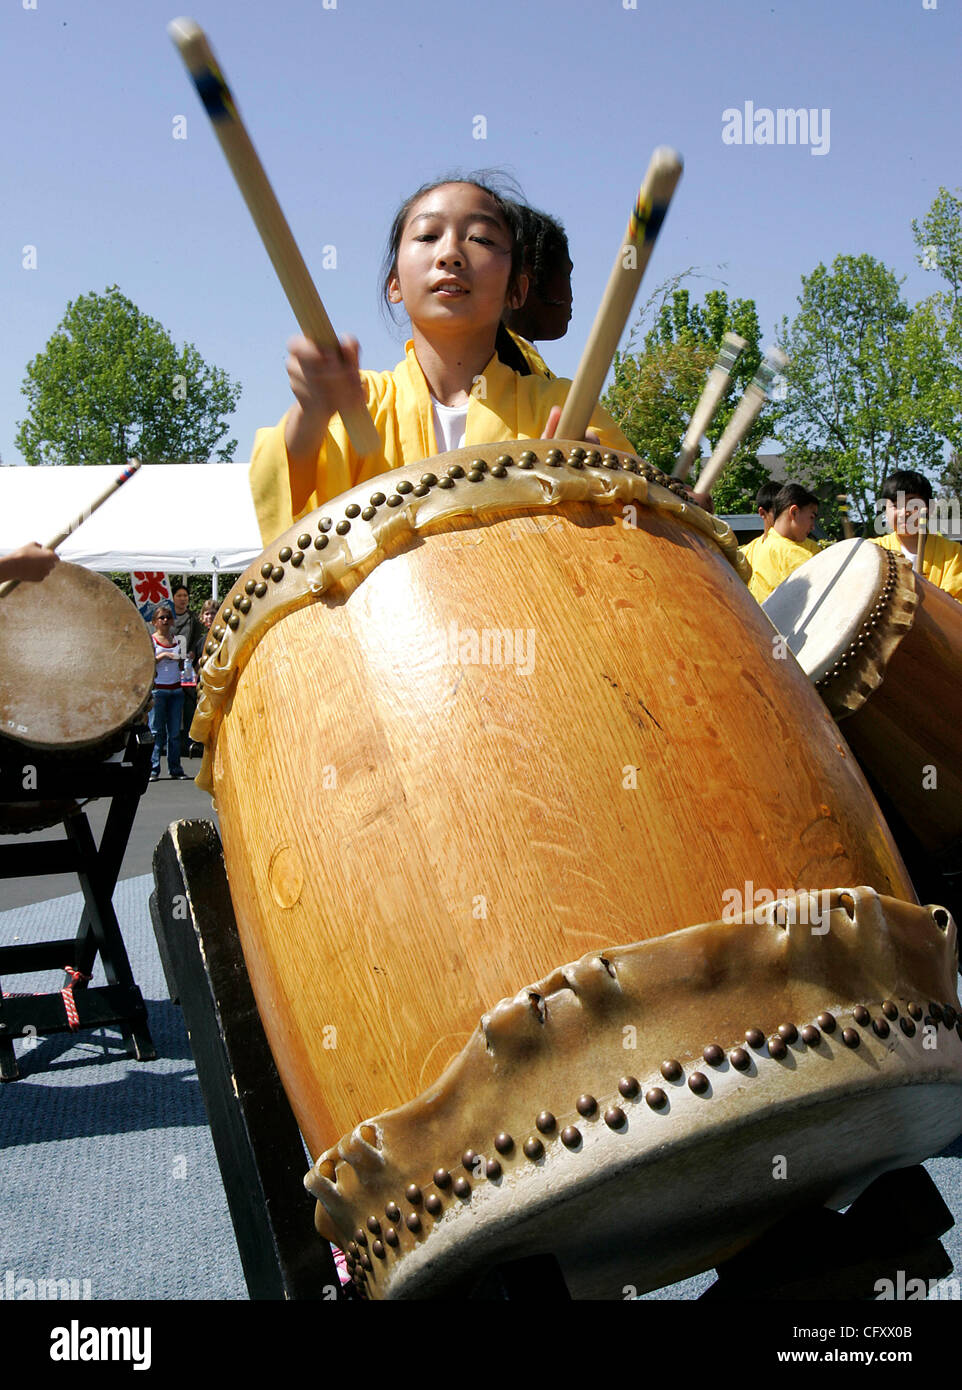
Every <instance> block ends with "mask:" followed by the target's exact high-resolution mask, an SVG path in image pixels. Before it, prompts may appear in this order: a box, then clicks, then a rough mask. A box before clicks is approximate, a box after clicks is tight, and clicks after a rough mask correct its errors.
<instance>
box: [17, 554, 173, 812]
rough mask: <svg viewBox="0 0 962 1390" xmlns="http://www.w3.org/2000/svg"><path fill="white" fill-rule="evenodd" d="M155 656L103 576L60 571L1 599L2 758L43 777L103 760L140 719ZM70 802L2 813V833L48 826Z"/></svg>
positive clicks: (141, 626)
mask: <svg viewBox="0 0 962 1390" xmlns="http://www.w3.org/2000/svg"><path fill="white" fill-rule="evenodd" d="M153 684H154V655H153V647H152V644H151V641H150V635H149V633H148V631H147V628H146V625H145V623H144V620H143V618H142V617H141V616H140V614H139V613H138V612H137V609H136V608H135V607H134V605H133V604H132V603H131V602H130V600H129V599H128V598H127V597H126V596H125V595H124V594H123V593H121V591H120V590H119V589H118V588H117V586H116V584H114V583H112V582H111V581H110V580H109V579H107V578H106V577H105V576H104V575H101V574H96V573H95V572H93V571H92V570H87V569H83V568H82V567H81V566H80V565H68V564H64V563H60V564H59V565H57V566H56V567H55V568H54V569H53V570H52V571H51V573H50V574H49V575H48V576H47V578H46V579H44V580H43V581H42V582H41V583H39V584H26V583H21V584H18V585H17V587H16V588H15V589H13V590H12V591H11V592H10V593H8V594H7V595H6V596H5V597H4V598H3V599H0V757H3V758H4V759H5V763H6V765H7V766H9V764H10V762H11V760H14V761H18V762H19V763H20V764H23V765H24V766H27V765H30V766H31V767H34V768H36V786H37V789H38V790H41V789H42V784H43V776H44V769H45V768H49V767H51V766H53V765H56V766H60V765H62V763H63V760H64V759H67V758H69V759H74V760H89V761H91V762H96V761H101V760H103V759H104V758H106V757H108V756H109V755H110V754H111V753H112V752H114V751H115V750H116V749H117V748H119V747H120V746H121V745H122V743H123V741H124V736H125V732H126V730H127V729H128V728H129V727H130V725H131V724H133V723H135V722H136V720H137V719H138V718H139V717H140V716H142V715H143V713H144V711H145V709H146V708H147V705H148V704H149V702H150V697H151V691H152V690H153ZM76 804H77V803H75V802H59V801H58V802H52V801H44V802H38V801H32V802H16V803H7V804H6V805H4V806H2V807H0V831H3V832H6V833H19V832H21V831H27V830H34V829H39V828H41V827H42V826H44V825H51V824H53V823H54V822H55V821H58V820H60V819H61V817H62V816H63V815H65V814H66V813H67V811H69V809H71V807H73V806H74V805H76Z"/></svg>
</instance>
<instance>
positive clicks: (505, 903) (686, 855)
mask: <svg viewBox="0 0 962 1390" xmlns="http://www.w3.org/2000/svg"><path fill="white" fill-rule="evenodd" d="M545 450H546V446H541V454H540V456H539V457H540V459H543V458H544V455H545ZM500 452H501V448H493V449H492V448H488V449H486V450H485V449H482V450H479V451H475V453H476V454H480V455H482V456H483V457H484V458H485V459H486V460H487V461H488V463H487V464H486V467H493V466H495V465H494V461H495V459H496V458H497V456H498V454H499V453H500ZM472 457H474V455H473V454H472V453H470V452H468V451H461V453H460V454H453V455H449V456H445V457H444V458H442V459H441V460H438V461H436V464H435V467H436V469H441V471H442V473H443V471H444V468H446V467H448V466H454V467H455V468H457V469H459V471H460V468H461V466H462V465H463V467H465V468H467V467H468V466H469V465H470V462H471V459H472ZM424 467H425V466H424V465H420V466H419V467H417V468H415V469H405V470H399V471H398V474H397V475H396V476H395V475H394V474H391V475H389V476H385V478H383V479H378V480H375V481H373V482H371V483H369V484H365V485H364V486H363V488H360V489H356V490H355V492H354V493H349V494H345V495H344V497H342V498H339V499H337V501H336V502H335V503H332V504H331V505H330V506H329V507H328V508H326V509H325V510H324V512H323V513H318V514H316V515H315V516H312V517H310V518H308V519H307V520H305V521H304V522H303V523H300V524H299V525H298V526H296V527H295V528H294V529H293V530H292V531H291V532H290V533H288V534H287V535H285V536H283V537H281V538H279V540H278V542H277V543H276V545H275V546H273V547H272V548H271V551H270V552H269V554H268V555H267V556H266V557H265V558H264V559H263V560H262V561H260V562H258V563H257V564H256V565H255V566H253V567H252V568H251V570H250V571H249V573H248V575H245V576H244V577H243V579H242V580H241V581H240V583H239V585H238V586H237V588H236V590H235V592H234V594H233V595H232V596H229V599H228V601H227V604H226V606H225V608H224V610H223V612H224V614H229V615H230V620H231V622H234V623H236V625H237V626H236V627H235V628H234V629H233V630H232V629H231V628H230V627H229V626H228V625H227V622H226V620H225V619H224V617H223V615H222V616H221V619H220V620H219V630H220V632H221V634H222V637H223V644H222V648H221V650H220V651H218V652H215V653H214V654H213V655H211V656H210V657H209V659H208V663H207V665H206V667H205V673H204V681H203V690H202V694H201V709H202V710H204V709H207V710H208V712H209V711H210V709H211V694H212V692H213V693H214V695H215V704H216V723H217V727H216V733H217V738H216V747H215V748H213V749H212V748H211V746H210V745H211V744H212V742H213V740H212V738H211V734H212V733H213V732H215V730H214V728H213V727H212V723H211V718H210V715H209V713H208V716H207V717H206V719H205V718H201V720H200V721H199V722H198V721H195V736H197V735H198V734H200V735H203V736H205V738H206V741H207V743H208V750H207V752H208V762H207V766H209V767H210V768H211V776H212V785H213V791H214V795H215V798H216V802H217V807H218V812H219V815H220V822H221V826H222V833H223V840H224V849H225V856H226V860H227V865H228V873H229V876H230V882H231V891H232V894H233V898H234V904H235V909H236V912H237V917H238V923H239V927H240V931H241V935H242V940H243V944H244V950H245V954H246V956H247V960H248V965H249V969H250V974H251V978H252V982H253V985H254V990H255V994H256V995H257V998H258V1001H259V1003H260V1007H261V1011H262V1014H263V1016H264V1020H265V1025H266V1027H267V1031H268V1036H269V1037H270V1039H271V1042H272V1045H273V1046H274V1050H275V1055H276V1056H277V1059H278V1064H279V1067H280V1070H281V1074H282V1077H283V1080H284V1083H285V1086H286V1088H287V1090H288V1094H289V1095H290V1097H291V1100H292V1104H293V1106H294V1110H295V1113H296V1115H297V1117H298V1120H299V1122H300V1124H301V1127H302V1130H303V1132H304V1134H305V1137H306V1139H307V1143H308V1146H309V1148H310V1149H311V1152H312V1153H313V1154H314V1155H315V1156H316V1155H317V1154H318V1153H320V1152H321V1151H323V1149H324V1148H326V1147H327V1146H329V1145H330V1144H331V1143H333V1142H334V1141H335V1140H336V1139H337V1138H338V1136H339V1135H341V1134H342V1133H344V1132H345V1131H346V1130H348V1129H350V1128H351V1127H353V1126H354V1125H355V1124H357V1123H358V1122H359V1121H360V1120H362V1119H364V1118H365V1117H366V1116H368V1115H371V1114H375V1113H377V1112H378V1111H380V1110H383V1109H385V1108H388V1107H391V1106H396V1105H398V1104H401V1103H402V1102H404V1101H405V1100H407V1099H409V1098H410V1097H411V1096H413V1095H416V1094H418V1093H419V1092H421V1091H423V1090H424V1089H425V1088H426V1087H428V1086H430V1085H431V1084H432V1083H433V1082H434V1081H435V1080H436V1079H437V1078H438V1076H440V1074H441V1073H442V1071H443V1070H444V1068H445V1067H446V1066H447V1064H448V1063H449V1062H450V1061H451V1060H452V1058H453V1057H455V1056H456V1055H457V1054H458V1052H459V1051H460V1050H461V1049H462V1047H463V1046H464V1045H465V1043H466V1042H467V1040H468V1038H469V1036H470V1034H471V1032H472V1030H473V1028H474V1026H475V1025H476V1023H477V1019H478V1017H479V1016H480V1015H481V1014H482V1013H483V1012H484V1010H485V1009H486V1008H489V1007H490V1006H491V1005H492V1004H493V1003H494V1002H495V1001H496V1000H498V999H499V998H501V997H502V996H504V995H505V994H512V993H514V992H515V991H516V990H517V989H518V988H519V987H520V985H521V984H522V983H523V982H524V981H525V980H532V979H537V978H539V977H540V976H542V975H544V974H545V973H546V972H547V971H549V970H551V969H553V968H555V967H556V966H557V965H558V964H559V962H562V961H565V960H571V959H574V958H576V957H578V956H579V955H581V954H583V953H584V952H586V951H589V950H592V949H598V950H601V949H603V948H605V947H607V946H611V945H613V944H618V943H628V942H634V941H639V940H644V939H646V938H652V937H657V936H660V935H663V934H665V933H667V932H672V931H675V930H677V929H678V928H680V927H685V926H689V925H691V924H693V923H697V922H704V921H712V920H714V919H717V918H718V917H719V916H721V914H722V912H723V911H724V909H725V905H726V903H728V902H730V901H731V894H732V892H733V890H738V891H739V892H741V890H742V888H743V885H745V884H746V883H747V882H752V883H754V884H756V885H759V886H761V885H767V886H768V887H769V888H770V890H771V892H772V893H773V894H774V893H776V892H778V891H781V890H794V889H796V888H805V889H809V888H812V889H814V888H827V887H833V886H835V885H837V884H839V883H867V884H871V885H872V886H874V887H876V888H877V889H878V890H879V891H882V892H885V893H889V894H891V895H892V896H895V897H906V898H911V897H912V891H911V887H910V885H909V882H908V879H907V877H906V875H905V873H904V870H903V868H902V865H901V862H900V860H899V858H898V855H897V852H896V851H895V849H894V845H893V843H892V841H891V838H890V836H889V835H888V833H887V831H886V828H885V826H884V823H883V822H882V820H881V818H880V816H879V814H878V812H877V810H876V808H875V805H874V802H873V801H872V798H871V796H870V795H869V794H868V792H867V789H866V786H865V783H864V780H863V778H862V776H861V774H860V773H859V771H858V769H857V767H856V766H855V765H854V762H853V759H852V758H851V756H850V755H849V753H848V750H847V749H846V748H845V746H844V744H843V743H842V741H841V740H840V739H839V737H838V734H837V730H836V728H835V725H834V722H833V721H832V720H831V719H830V718H829V716H828V715H827V713H826V711H825V709H824V707H823V706H822V704H821V702H820V701H819V700H818V698H817V697H816V696H815V694H814V691H813V690H812V689H811V686H810V685H809V683H808V682H807V681H806V680H805V679H804V678H803V677H802V675H801V672H800V671H798V670H797V668H794V669H793V670H789V671H787V672H786V668H785V663H784V662H781V663H779V662H778V661H777V660H775V659H774V658H773V652H772V642H771V630H770V627H769V625H768V623H767V622H766V621H765V619H764V617H763V616H762V615H761V613H760V612H759V611H758V609H757V607H756V606H755V605H754V604H753V601H752V600H751V598H750V596H749V594H748V592H747V590H746V588H745V586H744V583H743V582H742V580H741V579H740V578H739V576H738V574H737V573H736V571H735V569H734V568H733V565H732V564H731V563H729V561H728V560H727V559H726V558H725V555H724V554H723V552H722V547H721V545H720V544H719V542H718V541H717V540H716V539H715V534H716V533H717V534H718V535H721V534H722V533H726V532H727V535H728V536H729V537H730V534H731V533H730V532H728V531H727V528H726V527H724V525H723V524H722V523H717V522H715V521H714V519H713V518H708V517H707V516H706V515H705V514H704V513H702V512H700V511H699V510H698V509H697V508H692V507H691V506H684V505H683V504H682V503H681V502H679V501H678V500H677V499H676V498H675V497H674V496H673V495H671V494H669V493H667V492H664V491H663V490H662V489H658V488H652V489H651V490H650V492H651V496H650V498H649V502H651V501H652V500H654V502H655V505H645V504H643V503H638V504H637V505H636V506H635V512H636V519H637V523H638V524H637V525H634V526H632V525H626V524H625V517H624V516H623V509H624V506H625V499H626V498H628V496H629V494H630V495H632V496H635V497H638V496H642V495H643V494H644V492H645V490H646V488H647V487H648V485H647V484H646V483H645V481H644V480H643V479H642V478H641V477H640V476H638V475H633V474H631V473H628V472H626V471H620V472H614V471H612V472H610V473H609V474H608V475H605V474H604V472H603V470H601V469H598V470H586V469H583V468H582V469H580V470H575V469H573V468H570V467H568V466H567V465H565V466H563V467H560V468H555V469H552V468H551V467H549V466H545V465H543V464H542V463H541V462H540V461H539V462H538V464H537V465H536V466H535V468H534V469H533V470H532V471H529V472H528V473H527V474H526V475H525V474H522V473H521V472H520V471H519V470H518V467H517V465H515V467H514V475H513V476H512V474H511V473H509V474H508V476H507V477H506V478H504V479H500V478H497V477H495V476H493V475H492V473H491V472H488V473H487V474H486V475H485V476H484V477H483V481H476V482H471V481H469V480H468V479H467V478H466V477H464V476H463V474H462V477H461V478H459V479H456V480H455V482H456V486H454V487H452V488H451V489H450V490H449V491H448V492H444V491H443V490H441V488H440V486H437V487H433V488H430V489H425V491H426V492H427V493H428V496H426V497H424V498H423V499H419V498H417V497H416V496H414V494H413V493H411V492H409V493H408V494H407V495H406V497H407V502H406V505H408V506H409V507H410V509H411V513H412V514H415V512H416V509H417V508H418V507H419V506H420V507H422V508H426V507H427V505H428V502H429V501H430V500H433V503H434V505H435V506H436V507H440V506H442V505H444V506H445V507H447V508H448V510H449V511H450V512H453V511H454V509H455V508H456V507H458V506H460V507H461V508H462V509H463V510H462V511H461V514H460V515H458V514H454V515H448V516H446V517H444V518H443V519H435V520H431V519H430V518H429V514H426V513H423V512H422V514H421V516H420V525H419V527H418V530H417V531H416V532H413V531H412V530H411V527H410V525H409V524H406V523H405V521H404V519H403V517H401V516H400V515H399V514H400V512H401V508H400V506H398V507H397V508H395V509H394V510H393V511H392V510H391V509H390V508H389V507H388V506H386V505H384V503H382V504H381V505H380V507H379V509H378V513H377V514H378V515H379V516H382V517H384V518H385V521H384V524H385V525H386V526H387V527H389V528H391V527H393V530H391V529H389V530H388V531H387V533H386V534H384V535H383V536H382V537H381V539H380V542H379V545H380V551H379V552H378V553H372V552H373V550H374V547H373V543H372V541H371V525H373V524H374V523H370V524H364V523H363V522H362V519H361V518H358V517H355V518H354V519H353V520H351V521H350V522H349V523H348V530H347V533H346V534H344V535H343V536H340V535H338V533H337V527H338V525H341V526H342V528H343V522H344V519H345V516H350V515H351V512H350V508H351V505H352V503H353V505H354V507H355V508H356V507H358V506H363V505H364V504H368V505H369V506H370V501H369V499H370V498H371V496H372V495H373V496H381V497H383V496H384V494H385V493H387V492H388V491H389V489H390V488H392V487H397V486H401V487H403V486H404V485H405V483H408V484H410V485H414V484H418V482H419V479H420V477H421V475H422V474H423V471H424ZM539 473H541V474H543V475H544V476H543V478H542V477H539ZM428 476H433V474H429V475H428ZM552 488H554V489H555V490H556V491H557V492H558V493H559V496H558V499H557V500H556V501H555V502H554V503H550V502H549V498H550V493H551V489H552ZM616 488H620V489H621V491H622V496H620V497H619V496H617V495H615V494H614V493H613V492H612V489H616ZM519 489H521V490H520V491H519ZM563 490H564V493H565V495H563V496H562V495H560V494H561V493H562V491H563ZM592 490H593V491H594V492H595V493H596V494H597V496H598V497H599V498H603V497H605V496H607V498H608V501H607V502H602V501H600V500H589V493H590V492H591V491H592ZM655 493H657V494H658V496H657V498H655V496H654V495H655ZM394 495H395V496H396V497H398V500H399V502H401V501H402V499H403V498H404V494H401V495H399V494H397V493H395V494H394ZM526 499H527V504H526ZM472 507H476V508H482V507H483V508H484V510H483V511H479V512H478V513H477V514H472V512H471V508H472ZM692 518H695V519H696V520H697V521H698V523H699V524H698V525H697V526H696V525H695V524H694V523H693V521H692V520H691V519H692ZM629 519H630V518H629ZM319 528H320V529H319ZM318 536H324V537H327V538H329V539H328V541H327V543H326V544H325V548H324V549H322V550H320V551H318V550H317V549H315V547H314V541H315V539H316V538H317V537H318ZM352 547H353V549H352ZM298 553H299V554H300V555H301V557H302V558H301V560H300V562H299V564H295V561H294V559H293V558H292V557H293V556H294V555H296V554H298ZM352 555H353V556H355V557H358V556H360V557H363V556H365V555H366V556H367V557H368V558H366V559H357V558H351V556H352ZM332 556H333V557H337V556H340V557H341V558H340V560H339V561H338V560H337V559H336V558H332ZM321 561H325V562H326V563H327V564H329V565H331V566H332V567H333V568H332V571H331V575H332V577H331V578H325V579H324V580H323V581H320V580H319V577H318V571H319V568H320V562H321ZM378 561H379V562H378ZM338 568H340V570H341V571H342V577H341V578H340V580H338V579H337V578H336V577H333V576H336V573H337V569H338ZM312 569H313V573H312V572H311V571H312ZM275 576H277V577H275ZM258 584H260V585H261V586H262V588H263V589H264V592H263V594H262V595H258V593H257V592H256V588H257V585H258ZM322 584H323V592H316V593H312V592H311V587H312V585H313V586H314V587H315V589H318V590H320V589H321V588H322ZM285 586H287V592H285ZM248 588H249V589H250V591H251V592H250V593H247V592H246V591H247V589H248ZM235 599H236V600H237V601H238V604H243V603H244V602H245V601H246V603H247V611H245V610H244V609H243V608H241V607H237V606H235V603H234V600H235ZM285 604H286V606H287V607H288V609H289V611H288V612H287V613H286V615H285V616H283V617H281V616H280V614H281V611H282V609H283V606H284V605H285ZM258 605H262V607H261V608H260V609H259V608H258ZM271 607H272V608H273V611H271ZM255 623H256V624H257V626H256V628H255V627H254V624H255ZM216 632H217V630H215V638H214V639H213V641H212V646H213V645H214V644H215V643H216V640H217V637H216ZM246 633H251V634H252V635H251V636H249V637H247V639H246V643H244V644H243V645H242V639H244V638H245V634H246ZM235 634H236V636H235ZM494 634H501V635H502V639H501V652H500V655H497V654H496V653H495V652H494V650H493V646H492V645H491V642H490V640H489V651H488V659H487V660H485V652H484V649H483V645H482V644H483V642H484V640H485V637H486V636H487V637H488V638H489V639H492V638H493V635H494ZM505 634H509V635H510V637H511V641H512V642H513V643H514V652H513V657H512V659H511V660H508V659H506V656H505V650H506V646H507V642H506V639H505V636H504V635H505ZM529 634H532V636H531V637H530V638H529ZM231 642H233V643H234V649H233V650H231ZM211 753H212V762H211ZM726 895H727V896H726Z"/></svg>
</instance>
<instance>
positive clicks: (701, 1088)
mask: <svg viewBox="0 0 962 1390" xmlns="http://www.w3.org/2000/svg"><path fill="white" fill-rule="evenodd" d="M708 1086H709V1081H708V1077H707V1076H706V1075H705V1073H704V1072H703V1071H693V1072H692V1074H691V1076H689V1078H688V1088H689V1090H691V1091H694V1093H695V1095H696V1096H701V1095H704V1094H705V1092H706V1091H707V1090H708Z"/></svg>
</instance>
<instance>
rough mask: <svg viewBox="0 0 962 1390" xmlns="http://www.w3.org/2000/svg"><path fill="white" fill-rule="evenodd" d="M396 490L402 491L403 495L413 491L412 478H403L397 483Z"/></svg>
mask: <svg viewBox="0 0 962 1390" xmlns="http://www.w3.org/2000/svg"><path fill="white" fill-rule="evenodd" d="M395 491H396V492H400V493H401V494H402V495H403V494H404V493H407V492H413V491H414V484H413V483H412V482H411V481H410V479H408V478H402V479H401V481H400V482H399V483H398V484H397V485H396V487H395Z"/></svg>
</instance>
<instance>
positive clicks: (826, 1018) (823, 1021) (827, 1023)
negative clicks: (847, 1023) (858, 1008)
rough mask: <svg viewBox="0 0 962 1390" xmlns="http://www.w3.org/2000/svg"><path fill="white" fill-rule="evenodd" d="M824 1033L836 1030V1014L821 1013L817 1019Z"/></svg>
mask: <svg viewBox="0 0 962 1390" xmlns="http://www.w3.org/2000/svg"><path fill="white" fill-rule="evenodd" d="M816 1021H817V1023H818V1026H819V1028H821V1030H822V1032H823V1033H834V1032H835V1015H834V1014H830V1013H824V1014H819V1016H818V1019H817V1020H816Z"/></svg>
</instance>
